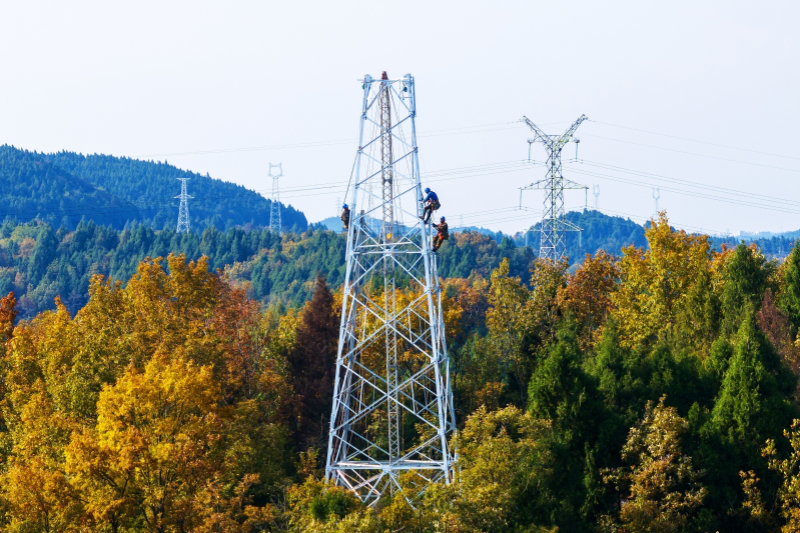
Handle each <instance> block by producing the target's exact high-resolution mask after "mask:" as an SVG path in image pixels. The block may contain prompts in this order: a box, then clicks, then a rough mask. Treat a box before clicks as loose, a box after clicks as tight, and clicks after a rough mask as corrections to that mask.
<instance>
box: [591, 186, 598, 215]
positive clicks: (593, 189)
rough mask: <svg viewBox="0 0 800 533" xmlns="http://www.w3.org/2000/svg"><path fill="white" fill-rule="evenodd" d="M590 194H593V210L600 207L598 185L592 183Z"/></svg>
mask: <svg viewBox="0 0 800 533" xmlns="http://www.w3.org/2000/svg"><path fill="white" fill-rule="evenodd" d="M592 194H593V195H594V210H595V211H598V210H599V209H600V186H599V185H592Z"/></svg>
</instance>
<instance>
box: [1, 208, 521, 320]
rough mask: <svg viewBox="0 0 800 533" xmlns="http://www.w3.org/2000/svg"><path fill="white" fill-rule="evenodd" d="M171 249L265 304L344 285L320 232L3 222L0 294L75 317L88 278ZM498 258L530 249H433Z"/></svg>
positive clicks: (462, 273) (326, 234)
mask: <svg viewBox="0 0 800 533" xmlns="http://www.w3.org/2000/svg"><path fill="white" fill-rule="evenodd" d="M170 253H183V254H184V255H185V256H186V257H187V258H188V259H191V260H196V259H199V258H200V257H202V256H206V257H208V258H209V259H208V261H209V267H210V268H211V269H212V270H217V269H220V270H225V271H226V273H227V274H228V276H229V277H230V278H231V279H232V280H233V281H234V282H237V283H242V284H245V285H246V286H247V287H248V292H249V293H250V295H251V296H252V297H254V298H256V299H257V300H259V301H261V302H263V303H275V302H281V303H284V304H286V305H288V306H291V307H297V306H300V305H302V304H303V303H304V302H305V301H306V300H307V299H308V298H309V297H310V295H311V290H312V283H313V281H314V279H315V278H316V277H317V275H319V274H322V275H324V276H325V277H326V278H327V279H328V281H329V283H330V284H331V286H334V287H337V286H339V285H341V284H342V282H343V281H344V254H345V239H344V236H343V235H342V234H339V233H334V232H331V231H327V230H322V229H315V230H309V231H306V232H302V233H292V232H289V233H286V234H284V235H282V236H277V235H275V234H273V233H272V232H270V231H269V230H267V229H254V230H249V231H247V230H245V229H243V228H239V227H233V228H229V229H228V230H226V231H220V230H218V229H216V228H214V227H211V228H207V229H206V230H204V231H203V232H202V233H188V234H187V233H184V234H179V233H176V232H175V230H174V229H172V228H171V227H170V228H168V229H164V230H154V229H153V228H152V227H150V226H147V225H144V224H138V223H134V224H131V225H130V226H129V227H128V228H125V229H124V230H117V229H114V228H111V227H108V226H102V225H99V224H96V223H95V222H94V221H88V222H86V221H82V222H80V223H78V225H77V227H76V228H75V229H74V230H69V229H67V228H66V227H65V226H61V227H60V228H55V227H53V226H52V225H50V224H48V223H46V222H41V221H34V222H26V223H19V222H17V221H14V220H12V219H6V221H5V222H4V223H3V224H2V226H0V294H7V293H8V292H10V291H14V293H15V294H16V296H17V298H18V300H19V308H20V310H21V312H22V316H24V317H30V316H33V315H35V314H36V313H38V312H41V311H43V310H45V309H53V308H54V307H55V303H54V301H55V300H54V299H55V298H56V296H58V297H60V298H61V300H62V301H63V302H64V304H65V305H66V307H67V309H68V310H69V311H70V312H73V313H74V312H76V311H77V310H78V309H80V308H81V307H82V306H83V305H84V304H85V303H86V301H87V298H88V292H87V291H88V287H89V282H90V279H91V277H92V276H93V275H95V274H103V275H106V276H111V277H112V278H114V279H118V280H127V279H128V278H130V276H132V275H133V274H134V272H135V271H136V268H137V266H138V264H139V262H140V261H142V260H144V259H145V258H147V257H166V256H167V255H169V254H170ZM504 258H507V259H509V261H510V264H511V271H512V273H514V274H515V275H519V276H523V277H527V272H528V268H529V267H530V264H531V261H532V260H533V253H532V252H531V250H530V249H529V248H518V247H516V246H515V245H514V243H513V242H512V241H511V240H510V239H506V240H505V241H503V242H502V243H500V244H498V243H497V242H496V241H494V240H493V239H491V238H489V237H486V236H483V235H480V234H478V233H464V234H458V235H455V236H454V238H453V239H451V240H450V241H449V245H447V246H444V247H443V248H442V250H441V252H440V254H439V265H440V266H439V274H440V275H441V276H442V277H445V278H451V277H468V276H469V275H470V274H472V273H473V272H475V273H478V274H480V275H482V276H484V277H488V276H489V274H490V273H491V271H492V269H494V268H497V266H498V265H499V264H500V261H501V260H502V259H504Z"/></svg>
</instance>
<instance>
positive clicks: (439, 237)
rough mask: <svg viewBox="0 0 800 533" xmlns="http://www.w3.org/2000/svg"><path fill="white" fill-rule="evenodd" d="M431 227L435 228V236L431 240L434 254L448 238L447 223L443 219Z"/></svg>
mask: <svg viewBox="0 0 800 533" xmlns="http://www.w3.org/2000/svg"><path fill="white" fill-rule="evenodd" d="M433 227H434V228H436V236H435V237H434V238H433V251H434V252H435V251H436V250H438V249H439V247H440V246H441V245H442V243H443V242H444V241H446V240H447V239H449V238H450V232H449V231H448V227H447V222H446V221H445V219H444V217H442V218H441V219H440V220H439V223H438V224H434V225H433Z"/></svg>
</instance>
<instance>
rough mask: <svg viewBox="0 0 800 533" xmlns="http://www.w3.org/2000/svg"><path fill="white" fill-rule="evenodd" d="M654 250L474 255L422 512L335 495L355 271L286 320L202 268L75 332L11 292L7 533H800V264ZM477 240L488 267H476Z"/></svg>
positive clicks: (110, 301) (685, 241) (94, 292)
mask: <svg viewBox="0 0 800 533" xmlns="http://www.w3.org/2000/svg"><path fill="white" fill-rule="evenodd" d="M20 227H22V228H33V229H35V228H36V226H28V225H23V226H19V227H17V228H14V231H17V230H18V229H19V228H20ZM44 227H45V226H39V229H38V231H47V229H42V228H44ZM87 227H88V225H87ZM20 231H22V230H20ZM51 231H52V230H51ZM102 231H108V230H102ZM76 234H77V232H76ZM251 234H253V235H262V237H263V234H259V233H258V232H251ZM109 235H112V234H109ZM113 235H116V234H113ZM218 235H221V236H223V235H224V236H226V237H225V238H228V237H227V236H228V235H230V236H234V235H237V233H236V232H235V231H233V230H232V231H230V232H228V233H219V234H218ZM241 235H247V234H246V233H242V234H241ZM262 237H259V238H262ZM187 238H188V237H187ZM220 238H222V237H220ZM231 238H234V239H235V238H236V237H231ZM338 238H339V237H338V236H337V235H335V234H333V233H331V232H326V231H313V232H310V233H309V234H307V235H305V236H293V237H288V236H287V237H286V239H285V240H284V239H281V248H280V250H279V251H275V252H272V251H263V252H258V253H256V254H255V256H254V257H256V259H253V260H250V261H247V262H245V263H248V264H249V263H253V264H254V263H255V262H256V261H258V259H257V258H258V257H264V256H270V255H280V254H283V253H289V254H291V253H292V249H293V248H297V247H299V246H302V244H301V243H303V242H304V241H305V242H306V245H308V244H309V243H310V242H312V241H313V240H314V239H320V241H317V242H316V245H317V246H320V245H321V243H326V244H327V245H328V246H329V247H330V250H331V252H330V253H331V257H333V256H338V254H339V252H337V251H335V247H336V245H335V244H334V243H336V242H339V241H338V240H337V239H338ZM645 238H646V239H647V247H638V248H637V247H628V248H626V249H625V250H624V251H623V253H622V255H621V256H614V255H611V254H608V253H605V252H602V251H601V252H598V253H597V254H594V255H592V256H590V257H586V258H585V260H584V261H583V262H582V263H581V264H580V266H579V267H578V268H577V269H576V270H574V271H570V269H569V265H568V263H567V262H566V261H562V262H557V263H552V262H545V261H539V260H535V258H533V257H532V256H531V255H529V254H530V252H524V251H523V250H526V249H520V248H516V247H514V245H513V243H511V242H510V241H508V242H507V243H506V244H505V245H503V244H498V243H496V242H495V241H494V240H492V239H489V238H487V237H485V236H481V235H478V234H465V235H464V236H462V237H457V238H456V239H454V240H451V241H450V243H449V244H448V245H447V246H448V247H450V249H451V252H450V253H451V254H453V255H452V256H449V257H446V256H445V254H441V257H440V260H441V262H442V267H441V269H440V273H441V270H445V269H448V268H449V269H451V271H450V272H449V274H448V276H449V277H448V278H447V279H443V280H442V290H443V299H444V301H443V305H444V316H445V322H446V329H447V334H448V343H449V349H450V350H449V351H450V355H451V359H452V365H453V389H454V390H453V392H454V398H455V402H456V406H457V419H458V426H459V427H458V431H457V432H456V434H454V435H453V437H452V439H453V443H452V444H453V446H454V447H455V448H456V449H457V450H458V456H459V459H458V467H457V468H456V470H455V474H454V475H455V479H454V482H453V483H452V484H450V485H444V484H440V485H435V486H432V487H429V488H428V490H426V491H425V492H424V493H422V494H418V495H416V496H414V497H413V499H412V503H413V506H412V505H410V504H409V502H408V501H407V500H406V499H405V498H404V497H402V496H401V495H399V494H397V495H395V496H394V497H391V496H387V497H386V498H385V499H384V500H382V501H380V502H379V503H378V504H377V505H376V506H374V507H370V508H365V507H363V506H362V505H361V504H359V503H358V502H357V501H356V500H355V499H354V498H353V497H352V496H351V495H350V494H349V493H348V492H347V491H345V490H343V489H341V488H339V487H336V486H333V485H330V484H328V483H326V482H325V481H324V479H323V477H322V476H321V467H322V466H323V465H322V462H323V461H324V459H322V458H324V456H325V446H326V440H325V436H324V435H322V434H320V433H319V432H318V431H316V429H315V428H318V427H320V424H322V426H321V427H325V418H326V417H327V416H328V414H329V412H330V398H331V390H330V387H331V379H330V375H331V374H330V373H331V372H332V367H333V361H334V358H335V348H336V342H337V336H338V324H339V317H338V312H339V308H340V303H339V302H340V296H339V294H338V291H337V287H338V285H337V284H336V283H335V282H334V281H333V278H334V277H335V275H334V273H333V272H332V271H330V270H328V271H326V270H324V269H323V271H324V272H327V273H328V275H329V276H331V280H329V281H330V283H326V281H325V278H324V277H322V276H320V277H317V278H316V280H315V281H313V282H311V283H308V285H309V290H311V298H310V299H309V300H308V301H307V302H306V303H305V304H304V305H303V306H302V307H301V308H299V309H293V308H291V307H288V308H287V306H286V305H285V303H282V302H280V301H276V302H273V303H271V304H268V305H266V306H263V305H262V304H260V303H258V302H257V301H255V300H253V299H251V298H250V297H249V296H248V291H250V293H249V294H251V295H253V294H254V293H255V289H254V288H253V287H250V286H248V283H246V281H247V282H249V283H255V281H254V278H255V277H254V276H251V278H250V279H248V278H247V275H245V273H239V274H237V273H236V272H235V271H234V270H235V268H231V269H229V270H228V271H226V272H221V273H218V274H217V273H214V272H213V269H212V265H211V264H210V261H209V260H208V259H205V258H201V259H199V260H197V261H188V260H187V259H186V258H185V257H184V256H182V255H170V256H169V257H168V259H167V260H166V261H163V260H159V259H151V260H145V261H143V262H141V263H139V264H138V265H137V266H136V271H135V272H134V273H133V275H132V276H130V277H129V278H128V279H126V280H125V283H121V282H115V281H113V280H111V279H109V278H107V277H104V276H101V275H98V276H95V277H93V278H92V279H91V281H90V283H89V288H88V295H89V297H88V300H87V301H86V303H85V305H83V306H82V307H81V308H80V309H79V310H78V311H77V312H76V313H74V314H73V313H70V312H69V311H68V310H67V308H66V307H65V306H64V305H63V303H62V302H61V301H60V300H59V301H57V307H56V308H55V309H54V310H51V311H45V312H43V313H40V314H38V315H37V316H35V317H33V318H31V319H27V320H19V319H18V317H17V312H18V309H17V302H16V301H15V298H14V296H13V295H9V296H7V297H6V298H4V299H3V300H2V302H0V334H2V336H3V338H2V340H3V341H4V342H3V343H2V347H3V350H4V355H3V357H2V358H1V359H0V375H1V376H2V380H0V384H2V387H3V394H2V402H1V403H0V416H1V417H2V418H1V419H0V443H2V444H1V445H0V509H1V511H2V512H0V519H1V520H2V527H3V529H4V530H7V531H13V532H28V531H48V532H50V531H53V532H54V531H86V530H90V531H112V532H122V531H153V532H179V531H199V532H212V531H224V532H254V531H276V532H277V531H291V532H295V531H297V532H300V531H317V532H345V531H361V532H385V531H419V532H423V531H424V532H428V531H431V532H432V531H449V532H478V531H509V532H520V531H529V532H534V531H538V532H554V531H560V532H585V531H616V532H649V531H659V532H662V531H663V532H672V531H675V532H678V531H696V532H709V531H725V532H733V531H783V532H790V531H798V530H800V497H798V492H797V487H798V486H799V485H800V421H798V419H800V408H799V406H800V399H799V398H800V395H798V388H797V384H798V374H800V341H798V332H799V331H800V247H795V248H793V249H792V250H791V253H790V255H789V257H788V258H787V260H786V261H784V262H780V263H779V262H777V261H775V260H770V259H768V258H767V257H765V255H764V254H763V253H762V252H761V251H760V250H759V249H758V248H757V247H755V246H745V245H743V244H740V245H738V246H736V247H733V248H728V247H725V248H723V249H721V250H719V251H717V250H714V249H713V248H712V247H711V245H710V242H709V239H708V238H707V237H705V236H697V235H688V234H686V233H684V232H680V231H675V230H674V229H673V228H671V227H670V225H669V223H668V221H667V220H666V218H664V217H662V218H661V219H660V220H659V221H657V223H656V224H654V225H652V226H650V227H648V228H647V229H646V230H645ZM72 239H75V237H74V235H73V237H72ZM325 239H330V240H329V241H325ZM458 239H463V241H461V242H460V241H459V240H458ZM470 239H474V240H476V242H478V243H479V244H480V246H479V247H484V251H483V252H482V253H481V254H478V256H477V257H475V258H474V262H475V264H476V267H475V268H473V269H472V270H469V271H467V268H466V267H464V269H463V270H461V267H460V266H458V265H461V264H462V263H463V264H468V263H469V261H472V260H471V259H467V260H466V261H465V260H464V258H463V257H460V256H458V255H457V252H458V251H459V249H460V248H461V246H466V245H467V244H468V242H467V241H469V240H470ZM484 239H485V240H484ZM61 242H62V243H63V242H64V240H63V239H62V241H61ZM262 244H265V245H266V246H267V247H268V248H269V249H270V250H272V249H273V248H270V247H271V246H272V244H270V243H269V242H265V243H261V242H260V241H259V242H258V245H257V246H259V247H260V246H262ZM450 245H452V246H450ZM253 246H256V245H255V244H253ZM339 246H340V245H339ZM475 248H476V247H475V246H472V245H470V246H469V250H474V249H475ZM502 249H505V251H501V250H502ZM265 250H266V248H265ZM276 250H277V249H276ZM443 250H444V248H443ZM461 253H467V250H461ZM500 257H507V258H506V259H499V258H500ZM321 260H322V259H321ZM264 261H267V262H268V261H269V259H264ZM447 261H450V266H447ZM245 263H240V265H242V266H240V267H239V268H244V265H245ZM252 272H255V270H253V271H252ZM237 276H239V277H238V278H237ZM237 279H238V281H237ZM397 290H401V289H399V288H398V289H397ZM409 494H411V495H412V496H413V493H411V492H409Z"/></svg>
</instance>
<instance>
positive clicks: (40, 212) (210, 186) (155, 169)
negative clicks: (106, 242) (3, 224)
mask: <svg viewBox="0 0 800 533" xmlns="http://www.w3.org/2000/svg"><path fill="white" fill-rule="evenodd" d="M179 177H188V178H190V180H191V181H189V194H190V195H191V196H192V197H193V198H192V199H191V200H190V201H189V217H190V221H191V225H192V228H193V229H194V230H198V231H201V230H203V229H206V228H209V227H216V228H218V229H221V230H225V229H228V228H231V227H237V226H243V227H265V226H268V225H269V213H270V209H271V205H272V202H271V201H270V200H268V199H266V198H264V197H263V196H261V195H260V194H258V193H256V192H255V191H251V190H248V189H246V188H245V187H242V186H241V185H236V184H234V183H229V182H225V181H222V180H218V179H213V178H211V177H210V176H202V175H200V174H197V173H194V172H189V171H186V170H183V169H180V168H178V167H175V166H173V165H169V164H167V163H159V162H154V161H140V160H136V159H130V158H127V157H115V156H109V155H97V154H95V155H82V154H77V153H73V152H58V153H54V154H45V153H40V152H31V151H28V150H21V149H18V148H15V147H13V146H9V145H3V146H0V187H2V190H3V195H2V196H0V216H2V217H3V218H5V217H6V216H11V217H13V218H16V219H17V220H20V221H22V222H25V221H29V220H45V221H47V222H49V223H50V224H52V225H53V226H54V227H59V226H64V227H67V228H70V229H72V228H75V227H76V226H77V224H78V223H79V222H80V221H81V219H86V220H92V221H94V222H96V223H98V224H102V225H107V226H111V227H114V228H116V229H122V228H124V227H126V225H130V224H131V223H139V224H145V225H147V226H151V227H153V228H155V229H164V228H171V227H174V226H175V224H176V220H177V214H178V200H176V199H175V198H174V197H175V196H176V195H177V194H178V193H179V192H180V183H179V182H178V181H177V178H179ZM281 212H282V213H281V214H282V220H283V226H284V229H286V230H295V231H305V230H306V229H307V227H308V222H307V220H306V217H305V215H304V214H303V213H301V212H300V211H298V210H296V209H295V208H293V207H292V206H284V205H282V206H281Z"/></svg>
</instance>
